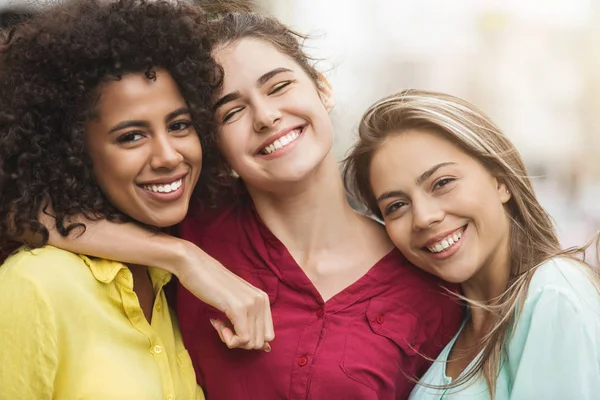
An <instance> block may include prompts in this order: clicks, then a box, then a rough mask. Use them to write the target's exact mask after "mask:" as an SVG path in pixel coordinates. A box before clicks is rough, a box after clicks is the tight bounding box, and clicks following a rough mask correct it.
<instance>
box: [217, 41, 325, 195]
mask: <svg viewBox="0 0 600 400" xmlns="http://www.w3.org/2000/svg"><path fill="white" fill-rule="evenodd" d="M215 58H216V59H217V62H218V63H219V64H221V66H222V67H223V69H224V72H225V79H224V84H223V89H222V91H221V93H220V95H219V96H218V98H217V100H216V104H215V108H216V118H217V122H218V124H219V146H220V149H221V151H222V153H223V155H224V157H225V159H226V160H227V162H228V163H229V164H230V165H231V167H232V168H233V169H234V170H235V171H236V172H237V173H238V174H239V175H240V176H241V177H242V178H243V179H244V182H245V183H246V185H248V186H250V187H255V188H258V189H262V190H277V188H278V187H280V185H281V184H282V183H290V182H297V181H300V180H303V179H304V178H306V177H307V176H308V175H309V174H310V172H311V171H313V170H314V169H316V168H317V167H318V166H319V164H320V163H321V162H322V161H323V160H324V159H325V157H326V156H327V155H328V154H329V152H330V150H331V146H332V141H333V130H332V126H331V120H330V118H329V114H328V111H329V110H330V109H331V106H332V101H333V99H332V97H331V93H329V92H328V91H320V90H318V89H317V86H316V83H315V82H314V81H313V80H312V79H311V78H310V77H309V76H308V74H307V73H306V72H305V71H304V70H303V69H302V68H301V67H300V65H298V64H297V63H296V62H295V61H294V60H293V59H292V58H291V57H289V56H287V55H285V54H284V53H282V52H280V51H279V50H277V49H276V48H275V47H274V46H273V45H272V44H270V43H268V42H265V41H262V40H258V39H253V38H246V39H242V40H239V41H236V42H234V43H231V44H228V45H226V46H225V47H222V48H220V49H217V51H216V52H215Z"/></svg>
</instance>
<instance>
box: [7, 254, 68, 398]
mask: <svg viewBox="0 0 600 400" xmlns="http://www.w3.org/2000/svg"><path fill="white" fill-rule="evenodd" d="M0 268H2V266H0ZM5 272H8V273H4V274H1V275H0V338H1V340H0V397H1V398H3V399H5V398H6V399H37V400H45V399H48V400H51V399H52V398H53V392H54V380H55V375H56V370H57V349H56V336H55V334H56V328H55V324H54V320H53V317H52V310H51V308H50V307H49V304H48V302H47V301H46V300H45V299H44V296H43V293H41V292H40V290H39V289H38V288H37V287H36V285H35V284H34V283H33V282H31V281H30V280H28V279H27V278H24V277H21V276H19V275H18V274H17V273H15V272H14V271H5Z"/></svg>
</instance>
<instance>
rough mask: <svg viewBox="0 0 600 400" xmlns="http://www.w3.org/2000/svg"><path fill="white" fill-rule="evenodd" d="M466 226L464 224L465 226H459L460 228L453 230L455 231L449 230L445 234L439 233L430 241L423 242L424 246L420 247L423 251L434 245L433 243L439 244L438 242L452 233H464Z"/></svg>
mask: <svg viewBox="0 0 600 400" xmlns="http://www.w3.org/2000/svg"><path fill="white" fill-rule="evenodd" d="M467 225H468V224H465V225H463V226H461V227H459V228H455V229H451V230H449V231H446V232H442V233H440V234H439V235H436V236H434V237H432V238H431V239H429V240H428V241H426V242H425V243H424V244H423V245H422V246H421V248H423V249H426V248H427V247H429V246H431V245H432V244H434V243H435V242H439V241H440V240H442V239H443V238H445V237H446V236H449V235H451V234H453V233H455V232H458V231H464V230H466V229H467Z"/></svg>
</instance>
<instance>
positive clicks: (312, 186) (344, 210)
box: [248, 153, 363, 253]
mask: <svg viewBox="0 0 600 400" xmlns="http://www.w3.org/2000/svg"><path fill="white" fill-rule="evenodd" d="M248 191H249V192H250V195H251V197H252V200H253V202H254V206H255V207H256V210H257V212H258V214H259V215H260V217H261V219H262V220H263V222H264V223H265V224H266V226H267V227H268V228H269V229H270V230H271V232H273V234H274V235H275V236H277V238H278V239H279V240H281V242H282V243H283V244H284V245H285V246H286V247H287V248H288V250H290V251H301V252H303V253H313V252H318V251H320V250H325V249H328V248H331V247H334V246H335V245H336V244H337V243H339V242H340V241H343V240H344V238H345V237H347V235H350V234H351V229H352V227H354V228H356V227H357V226H360V225H359V224H357V223H356V222H357V221H359V220H361V219H362V218H363V217H362V216H360V215H359V214H357V213H356V212H354V210H353V209H352V208H351V207H350V205H349V204H348V201H347V200H346V195H345V192H344V187H343V183H342V179H341V176H340V172H339V169H338V166H337V162H336V160H335V158H334V157H333V155H332V154H331V153H330V154H329V155H328V156H327V157H326V158H325V160H323V162H322V163H321V165H319V167H317V168H316V169H315V170H314V171H313V173H312V174H311V175H310V176H307V177H306V178H305V179H303V180H302V181H299V182H294V183H290V184H288V185H281V186H279V187H278V188H277V190H276V191H261V190H256V189H255V188H251V187H248Z"/></svg>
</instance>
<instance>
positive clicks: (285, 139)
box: [262, 128, 302, 154]
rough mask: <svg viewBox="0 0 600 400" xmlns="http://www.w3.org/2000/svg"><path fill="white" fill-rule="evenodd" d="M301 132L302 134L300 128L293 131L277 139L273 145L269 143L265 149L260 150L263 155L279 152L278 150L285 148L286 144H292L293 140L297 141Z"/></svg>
mask: <svg viewBox="0 0 600 400" xmlns="http://www.w3.org/2000/svg"><path fill="white" fill-rule="evenodd" d="M301 132H302V128H298V129H294V130H293V131H291V132H290V133H288V134H287V135H285V136H282V137H280V138H279V139H277V140H276V141H274V142H273V143H271V144H270V145H268V146H267V147H265V148H264V149H263V150H262V152H263V153H265V154H271V153H273V152H274V151H275V150H279V149H281V148H283V147H285V146H287V145H288V144H290V143H292V142H293V141H294V140H296V139H298V137H299V136H300V133H301Z"/></svg>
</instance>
